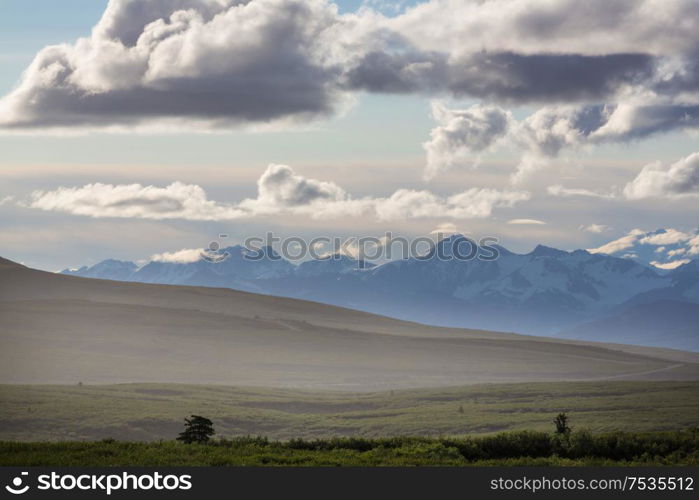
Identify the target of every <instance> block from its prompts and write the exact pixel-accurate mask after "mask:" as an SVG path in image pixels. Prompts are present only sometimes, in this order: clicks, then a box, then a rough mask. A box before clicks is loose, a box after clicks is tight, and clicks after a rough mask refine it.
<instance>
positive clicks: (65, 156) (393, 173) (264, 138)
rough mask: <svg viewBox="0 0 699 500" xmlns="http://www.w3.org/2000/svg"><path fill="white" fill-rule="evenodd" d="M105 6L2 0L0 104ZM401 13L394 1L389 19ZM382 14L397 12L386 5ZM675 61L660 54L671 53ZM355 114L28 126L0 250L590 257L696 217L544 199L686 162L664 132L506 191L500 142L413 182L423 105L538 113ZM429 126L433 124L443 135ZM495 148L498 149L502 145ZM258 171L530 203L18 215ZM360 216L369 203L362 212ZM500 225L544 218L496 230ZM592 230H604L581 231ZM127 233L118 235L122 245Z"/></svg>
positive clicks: (8, 162)
mask: <svg viewBox="0 0 699 500" xmlns="http://www.w3.org/2000/svg"><path fill="white" fill-rule="evenodd" d="M106 3H107V2H106V1H101V0H62V1H61V2H56V1H52V0H36V1H32V2H26V1H20V0H4V1H3V2H1V3H0V96H2V95H7V94H10V93H11V92H12V91H13V89H14V88H15V86H16V85H17V83H18V82H19V81H20V78H21V75H22V72H23V71H24V70H25V69H26V68H27V67H28V65H29V64H30V63H31V61H32V59H33V58H34V56H35V55H36V54H37V52H39V51H40V50H42V48H44V47H46V46H48V45H53V44H59V43H66V44H72V43H74V42H75V40H76V39H77V38H79V37H86V36H89V35H90V32H91V29H92V27H93V26H94V25H95V24H96V23H97V22H98V21H99V19H100V17H101V16H102V13H103V12H104V8H105V6H106ZM412 3H415V2H403V3H401V7H405V6H406V5H410V4H412ZM338 4H339V7H340V11H341V12H343V13H344V12H353V11H355V10H356V9H357V8H358V7H359V6H360V5H361V2H360V1H358V0H356V1H351V0H347V1H344V2H338ZM390 4H391V3H390V2H383V3H379V2H374V3H373V4H370V5H371V6H374V7H376V6H378V5H383V6H384V8H383V9H382V10H383V12H384V13H385V14H390V15H396V13H398V12H403V10H402V8H401V9H398V10H396V11H394V10H392V9H391V8H390V7H388V8H386V5H390ZM672 50H674V49H672ZM351 99H352V100H353V103H352V104H351V105H348V106H346V109H343V110H342V111H341V112H335V113H332V114H329V115H328V116H324V117H321V118H319V119H313V120H310V121H308V122H304V123H297V124H294V125H293V126H283V127H279V128H278V129H276V130H275V131H264V132H260V131H251V130H249V129H248V128H246V127H242V128H241V127H230V128H224V129H217V130H215V131H213V132H212V131H206V133H200V132H201V131H198V130H178V131H176V132H174V133H173V132H172V131H160V130H158V129H155V130H148V131H146V132H143V131H137V130H134V131H126V132H124V131H120V132H118V133H114V132H110V131H102V130H99V129H93V130H91V131H90V132H89V133H84V131H80V132H79V133H78V134H75V133H74V132H73V131H71V130H68V129H62V130H61V131H60V133H58V134H57V133H56V132H55V131H50V132H44V131H41V130H39V131H37V130H34V131H32V132H31V133H29V134H21V135H17V134H14V133H12V134H5V133H0V149H1V150H2V151H3V154H2V156H1V157H0V179H2V180H1V181H0V200H3V199H7V198H8V197H12V200H11V201H6V202H5V203H3V204H2V205H0V254H1V255H3V256H5V257H9V258H13V259H16V260H19V261H23V262H25V263H27V264H30V265H33V266H36V267H40V268H45V269H52V270H53V269H59V268H62V267H67V266H75V265H79V264H83V263H91V262H92V263H94V262H96V261H99V260H101V259H103V258H107V257H117V258H124V259H143V258H147V257H148V256H149V255H151V254H154V253H159V252H163V251H173V250H178V249H180V248H195V247H197V246H203V245H205V244H206V242H208V241H209V240H210V239H211V237H212V235H216V234H219V233H221V232H225V233H229V234H231V235H232V237H233V239H236V238H238V239H242V238H243V237H244V236H247V235H249V234H251V233H254V234H259V233H262V232H264V231H266V230H268V229H273V230H276V231H279V232H281V233H285V234H287V235H289V234H297V233H298V234H301V235H302V236H316V235H320V234H330V235H334V234H343V235H354V234H358V233H359V234H380V233H381V232H383V231H386V230H392V231H395V232H397V233H404V234H408V235H419V234H426V233H429V232H430V231H431V230H433V229H434V228H435V227H437V226H439V225H440V224H450V225H452V226H453V227H455V228H457V229H459V230H461V231H463V232H470V233H472V234H476V235H480V236H484V235H491V234H492V235H495V236H498V237H500V238H501V240H502V243H503V244H504V245H505V246H507V247H509V248H513V249H515V250H519V251H527V250H529V249H531V248H532V247H533V246H534V245H536V244H537V243H546V244H550V245H552V246H558V247H562V248H568V249H573V248H591V247H595V246H599V245H601V244H603V243H605V242H606V241H609V240H612V239H615V238H617V237H619V236H622V235H624V234H625V233H626V232H628V231H629V230H631V229H634V228H635V227H637V226H639V225H640V226H641V228H642V229H645V230H652V229H655V228H658V227H677V228H679V229H684V230H692V229H693V228H694V227H695V226H696V213H697V209H698V208H699V204H698V203H697V198H696V197H693V196H692V193H689V195H687V196H685V194H683V195H682V196H675V197H672V198H671V199H670V200H668V199H661V198H658V197H655V198H653V197H649V198H642V199H641V198H639V199H622V198H623V196H621V195H619V196H616V197H615V198H612V197H609V198H604V197H589V196H583V197H576V196H570V197H552V196H549V195H548V194H547V187H548V186H549V185H553V184H555V185H565V186H566V187H570V188H578V189H586V190H588V191H592V192H596V193H603V194H604V193H607V192H611V191H613V190H616V191H615V192H618V193H621V192H622V190H623V188H624V186H625V185H627V184H628V183H629V182H630V181H632V180H633V179H634V178H635V177H636V176H637V175H639V173H640V172H641V170H642V169H643V167H644V166H645V165H648V164H650V163H652V162H656V161H657V162H660V163H661V164H662V165H666V166H667V165H670V164H672V163H674V162H677V161H679V160H681V159H683V158H686V157H688V156H689V155H691V154H692V153H694V152H695V151H697V150H698V149H699V148H698V147H697V142H698V141H697V137H698V136H697V133H696V131H694V132H692V131H689V132H687V131H685V130H680V129H673V130H671V131H668V132H667V133H663V134H656V135H652V136H649V137H644V138H642V139H635V138H634V139H630V140H625V141H618V142H603V143H599V144H594V145H590V146H588V145H582V146H581V147H579V148H576V149H571V150H564V152H563V153H561V154H560V155H559V156H556V157H555V158H553V159H547V160H546V161H545V162H544V163H545V164H546V166H545V168H544V167H542V168H541V169H540V170H538V171H536V172H535V173H534V174H533V175H532V177H531V178H530V179H528V180H527V182H526V184H525V185H522V186H514V187H513V186H512V185H511V183H510V178H511V176H512V173H513V171H515V170H516V169H517V166H518V164H519V163H520V162H521V158H522V151H521V150H520V149H519V148H520V146H516V147H513V146H512V145H511V144H509V143H507V142H504V143H503V144H500V145H497V144H496V145H494V147H492V148H488V149H487V150H484V151H483V152H480V151H478V152H473V151H474V150H471V151H472V152H473V155H472V156H473V158H469V161H467V162H465V166H463V167H459V168H452V169H449V170H445V171H444V172H443V173H440V175H438V176H436V177H435V178H433V179H431V180H429V181H426V180H425V179H424V176H423V169H424V167H425V164H426V151H425V149H424V148H423V143H425V142H427V141H429V140H430V133H431V132H432V131H433V130H435V129H437V128H438V127H439V126H440V124H439V123H437V122H436V121H435V120H434V119H433V117H431V116H430V112H431V111H430V110H431V103H432V102H433V101H440V102H442V103H444V105H445V106H446V107H447V108H449V109H456V110H463V109H467V108H469V107H470V106H474V105H488V106H490V105H497V106H502V107H503V109H505V110H506V111H507V112H509V113H511V115H512V117H513V119H514V120H516V121H518V122H522V121H524V120H526V118H527V117H528V116H530V115H532V114H533V113H535V112H536V111H537V110H539V109H540V108H541V107H542V105H543V104H546V103H543V104H542V103H541V102H510V101H506V100H505V101H502V102H500V101H497V99H496V100H495V101H493V100H492V99H486V100H484V99H483V98H482V97H479V96H475V95H468V94H462V95H453V94H450V93H449V92H444V91H438V92H431V91H418V92H382V91H379V92H376V91H373V90H371V89H366V88H360V89H357V90H355V91H353V92H351ZM442 125H443V124H442ZM508 140H509V139H508ZM475 163H477V164H478V167H477V168H473V164H475ZM269 164H285V165H289V166H291V167H292V168H293V169H294V171H295V172H296V173H297V174H298V175H301V176H303V177H305V178H308V179H318V180H320V181H325V182H331V183H334V184H337V185H339V186H341V187H342V189H343V190H345V191H346V192H347V193H349V195H351V196H352V197H354V198H366V197H370V198H372V199H380V198H385V197H389V196H390V195H391V194H392V193H394V192H396V191H397V190H400V189H411V190H416V191H429V192H430V193H433V194H434V195H435V196H440V197H445V198H446V197H448V196H450V195H451V194H453V193H455V192H457V191H462V190H468V189H493V190H498V191H500V192H505V191H508V192H509V191H513V190H516V191H518V192H524V191H526V192H527V193H529V199H528V200H527V201H525V202H517V203H516V204H515V205H513V206H509V207H504V205H503V207H502V208H498V207H495V208H494V209H493V210H492V213H491V214H490V215H489V216H487V217H481V216H479V217H477V218H460V217H456V218H455V217H441V215H440V213H439V211H438V212H437V213H434V214H432V215H431V216H426V217H422V216H420V217H412V216H411V217H405V218H400V217H399V218H397V219H394V220H387V219H384V220H381V217H379V218H378V219H376V218H372V217H368V216H367V217H360V218H357V217H353V216H349V215H346V214H345V215H343V216H341V217H338V218H337V219H333V220H327V219H322V218H320V219H319V218H315V217H312V216H310V217H309V216H308V215H304V214H303V213H300V212H296V213H291V212H283V213H281V212H280V213H278V214H275V215H260V216H255V217H253V218H245V219H243V220H238V219H235V220H220V221H216V220H206V221H203V220H188V219H187V218H186V217H183V218H181V219H180V218H176V217H174V218H171V219H166V220H158V219H142V218H141V219H139V218H137V217H136V218H132V217H116V218H115V217H101V216H85V215H79V214H75V213H69V212H66V211H64V210H63V211H61V210H58V211H55V210H54V211H51V210H41V209H37V208H30V207H28V206H27V205H28V204H29V203H30V200H31V196H32V193H33V192H35V191H37V190H41V191H44V192H50V191H52V190H56V189H58V188H59V187H62V186H63V187H69V188H77V187H80V186H84V185H87V184H90V183H96V182H101V183H110V184H114V185H121V184H124V185H126V184H133V183H140V184H142V185H144V186H157V187H163V186H167V185H169V184H170V183H172V182H175V181H181V182H183V183H187V184H192V185H197V186H200V187H202V188H203V189H204V190H205V191H206V194H207V196H208V198H209V199H210V200H217V201H220V202H222V203H237V202H238V201H240V200H242V199H244V198H254V197H255V196H256V192H257V184H256V182H257V181H258V179H259V178H260V176H261V174H262V173H263V172H264V171H265V169H266V168H267V166H268V165H269ZM372 206H373V205H372ZM513 219H533V220H539V221H541V222H545V224H536V225H518V224H508V223H507V222H508V221H511V220H513ZM592 224H597V225H603V226H606V229H605V230H604V231H603V232H589V231H585V230H581V229H580V228H581V227H585V226H589V225H592ZM125 234H128V235H129V237H128V238H124V235H125Z"/></svg>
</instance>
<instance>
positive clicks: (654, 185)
mask: <svg viewBox="0 0 699 500" xmlns="http://www.w3.org/2000/svg"><path fill="white" fill-rule="evenodd" d="M624 196H626V198H628V199H631V200H640V199H645V198H682V197H688V196H699V153H693V154H691V155H689V156H687V157H686V158H683V159H681V160H679V161H677V162H675V163H673V164H672V165H670V166H666V165H663V164H661V163H660V162H656V163H651V164H649V165H646V166H645V167H643V170H641V172H640V173H639V174H638V175H637V176H636V178H635V179H633V180H632V181H631V182H629V183H628V184H627V185H626V186H625V187H624Z"/></svg>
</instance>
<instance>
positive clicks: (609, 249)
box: [587, 229, 644, 255]
mask: <svg viewBox="0 0 699 500" xmlns="http://www.w3.org/2000/svg"><path fill="white" fill-rule="evenodd" d="M642 234H644V232H643V231H642V230H641V229H633V230H631V231H630V232H629V233H628V234H626V235H625V236H622V237H621V238H617V239H616V240H614V241H610V242H609V243H606V244H604V245H602V246H600V247H597V248H589V249H588V250H587V251H588V252H590V253H605V254H609V255H611V254H615V253H617V252H621V251H622V250H627V249H629V248H632V247H633V246H634V244H635V243H636V241H637V240H638V238H639V236H641V235H642Z"/></svg>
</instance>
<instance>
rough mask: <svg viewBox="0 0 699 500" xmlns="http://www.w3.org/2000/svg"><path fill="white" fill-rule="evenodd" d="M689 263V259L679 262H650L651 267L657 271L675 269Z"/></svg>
mask: <svg viewBox="0 0 699 500" xmlns="http://www.w3.org/2000/svg"><path fill="white" fill-rule="evenodd" d="M687 262H689V259H680V260H675V261H673V262H658V261H655V260H654V261H653V262H651V265H652V266H655V267H657V268H658V269H665V270H668V269H677V268H678V267H680V266H682V265H684V264H686V263H687Z"/></svg>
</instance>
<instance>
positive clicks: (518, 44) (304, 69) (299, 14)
mask: <svg viewBox="0 0 699 500" xmlns="http://www.w3.org/2000/svg"><path fill="white" fill-rule="evenodd" d="M698 10H699V9H697V8H696V2H695V1H694V0H663V1H660V0H618V1H615V2H609V1H607V0H589V1H586V2H579V1H577V0H551V1H546V2H542V1H538V0H488V1H470V0H469V1H465V0H458V1H457V0H427V1H425V2H423V3H422V4H420V5H418V6H416V7H414V8H411V9H407V10H405V12H403V13H401V14H399V15H397V16H394V17H385V16H384V15H382V14H380V13H377V12H374V11H372V10H371V9H363V10H361V11H360V12H359V13H356V14H346V15H340V14H338V11H337V8H336V7H335V6H334V5H333V4H332V3H330V2H329V0H110V2H109V5H108V8H107V10H106V11H105V13H104V15H103V17H102V19H101V20H100V21H99V23H98V24H97V25H96V26H95V28H94V29H93V32H92V35H91V36H90V37H87V38H83V39H79V40H78V41H76V42H75V43H73V44H66V45H59V46H51V47H46V48H45V49H43V50H42V51H40V52H39V54H37V56H36V58H35V59H34V61H33V62H32V64H31V66H30V67H29V68H28V69H27V71H26V72H25V74H24V76H23V78H22V81H21V82H20V84H19V86H18V87H17V88H16V89H15V90H14V91H13V92H11V93H10V94H9V95H7V96H5V97H4V98H3V99H2V100H1V101H0V126H1V127H3V128H5V129H44V128H51V127H59V128H65V127H73V128H93V127H114V126H119V127H125V126H135V125H138V126H158V127H162V126H163V124H173V123H174V124H175V125H177V126H187V127H190V128H195V129H196V128H199V129H202V128H212V127H213V128H217V127H231V126H237V125H240V124H265V123H270V122H279V121H282V122H289V121H291V122H294V121H304V120H309V119H314V118H317V117H319V116H327V115H330V114H333V113H335V112H337V111H338V110H340V109H342V108H343V106H345V105H346V104H347V103H348V102H350V99H349V98H350V96H351V94H353V93H355V92H357V91H369V92H379V93H381V92H383V93H423V94H430V95H434V94H449V95H453V96H465V97H475V98H479V99H483V100H486V101H490V102H489V103H488V104H489V105H490V104H499V105H509V104H519V103H542V104H543V105H553V104H555V105H560V104H562V103H567V104H571V103H575V104H577V105H580V106H597V107H599V106H602V105H605V107H606V109H610V110H612V111H611V113H612V114H611V115H609V117H608V120H607V121H606V122H605V123H604V124H600V127H599V128H600V131H599V134H598V137H599V138H600V140H601V137H602V136H606V137H609V138H619V139H620V140H621V139H622V138H625V137H626V138H629V137H633V136H634V135H636V134H638V135H643V134H650V133H655V132H659V131H664V130H668V129H672V128H678V127H681V126H685V127H688V126H696V118H695V117H696V111H697V108H696V106H697V102H699V99H697V95H696V94H697V90H698V89H699V71H698V70H697V54H699V42H698V38H699V37H697V35H696V32H697V30H696V26H697V20H698V18H699V13H698ZM629 96H637V97H634V98H629ZM638 96H640V97H638ZM624 103H625V104H624ZM615 115H616V116H615ZM688 115H689V117H690V118H689V120H687V119H686V116H688ZM683 120H684V121H683ZM629 123H631V124H633V125H634V126H632V127H628V126H627V125H628V124H629ZM625 127H626V128H625ZM615 140H616V139H615Z"/></svg>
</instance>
